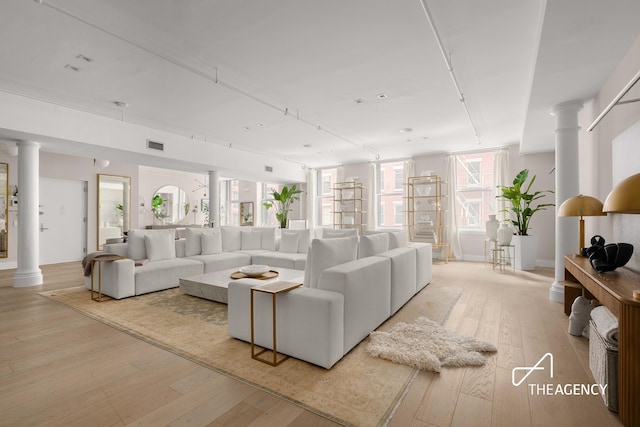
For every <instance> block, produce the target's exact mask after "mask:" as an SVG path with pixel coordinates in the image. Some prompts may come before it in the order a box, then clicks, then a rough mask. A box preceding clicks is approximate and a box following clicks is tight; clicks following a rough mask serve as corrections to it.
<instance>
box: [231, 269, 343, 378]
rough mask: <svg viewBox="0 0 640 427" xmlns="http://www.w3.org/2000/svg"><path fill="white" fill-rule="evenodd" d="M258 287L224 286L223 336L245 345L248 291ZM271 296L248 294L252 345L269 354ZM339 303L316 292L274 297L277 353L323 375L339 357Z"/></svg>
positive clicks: (253, 283) (334, 297) (327, 294)
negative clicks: (226, 330)
mask: <svg viewBox="0 0 640 427" xmlns="http://www.w3.org/2000/svg"><path fill="white" fill-rule="evenodd" d="M260 284H261V283H260V281H257V280H252V279H241V280H236V281H233V282H230V283H229V294H228V306H229V309H228V316H229V317H228V323H229V335H230V336H232V337H234V338H238V339H241V340H243V341H247V342H250V341H251V311H250V310H251V302H250V301H251V288H252V287H254V286H259V285H260ZM272 307H273V305H272V295H270V294H266V293H264V292H255V293H254V336H255V342H256V344H257V345H259V346H261V347H264V348H269V349H271V348H273V347H272V345H273V309H272ZM343 310H344V297H343V296H342V295H341V294H339V293H336V292H330V291H325V290H321V289H310V288H302V287H300V288H296V289H293V290H291V291H289V292H285V293H282V294H279V295H277V296H276V312H277V319H276V322H277V330H276V331H277V338H278V342H277V348H278V352H280V353H283V354H286V355H289V356H292V357H295V358H297V359H301V360H305V361H307V362H310V363H313V364H315V365H318V366H322V367H323V368H327V369H329V368H330V367H331V366H333V365H334V364H335V363H336V362H337V361H338V360H340V359H341V358H342V356H343V355H344V353H345V352H344V351H343V341H344V338H343V331H344V323H343V319H344V316H343Z"/></svg>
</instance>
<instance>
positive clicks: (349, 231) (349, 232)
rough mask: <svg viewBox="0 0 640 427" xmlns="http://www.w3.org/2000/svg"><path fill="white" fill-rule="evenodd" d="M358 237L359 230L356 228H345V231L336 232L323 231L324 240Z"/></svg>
mask: <svg viewBox="0 0 640 427" xmlns="http://www.w3.org/2000/svg"><path fill="white" fill-rule="evenodd" d="M357 235H358V229H356V228H345V229H344V230H334V229H331V228H323V229H322V238H323V239H335V238H337V237H348V236H357Z"/></svg>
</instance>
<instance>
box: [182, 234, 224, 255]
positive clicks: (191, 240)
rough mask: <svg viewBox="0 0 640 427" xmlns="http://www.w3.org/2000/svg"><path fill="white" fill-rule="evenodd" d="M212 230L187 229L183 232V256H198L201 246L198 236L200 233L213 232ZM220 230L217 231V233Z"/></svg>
mask: <svg viewBox="0 0 640 427" xmlns="http://www.w3.org/2000/svg"><path fill="white" fill-rule="evenodd" d="M213 230H217V229H214V228H193V227H189V228H187V229H186V230H185V240H186V243H185V249H184V256H194V255H200V254H201V253H202V244H201V239H200V236H202V233H208V232H213ZM219 232H220V230H218V233H219Z"/></svg>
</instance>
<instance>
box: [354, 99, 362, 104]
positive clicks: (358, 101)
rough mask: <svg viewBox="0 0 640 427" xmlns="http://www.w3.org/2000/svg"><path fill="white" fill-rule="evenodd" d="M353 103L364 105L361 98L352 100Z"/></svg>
mask: <svg viewBox="0 0 640 427" xmlns="http://www.w3.org/2000/svg"><path fill="white" fill-rule="evenodd" d="M353 102H355V103H356V104H363V103H364V99H362V98H358V99H354V100H353Z"/></svg>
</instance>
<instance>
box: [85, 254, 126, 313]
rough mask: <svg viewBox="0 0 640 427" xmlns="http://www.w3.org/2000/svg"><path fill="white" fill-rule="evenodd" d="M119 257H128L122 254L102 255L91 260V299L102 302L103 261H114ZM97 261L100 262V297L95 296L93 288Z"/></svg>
mask: <svg viewBox="0 0 640 427" xmlns="http://www.w3.org/2000/svg"><path fill="white" fill-rule="evenodd" d="M119 259H126V258H125V257H123V256H120V255H113V256H101V257H98V258H94V259H92V260H91V299H92V300H93V301H97V302H102V263H103V262H112V261H117V260H119ZM96 263H98V292H97V294H98V298H94V297H93V294H94V292H95V291H94V290H93V270H94V269H95V266H96Z"/></svg>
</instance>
